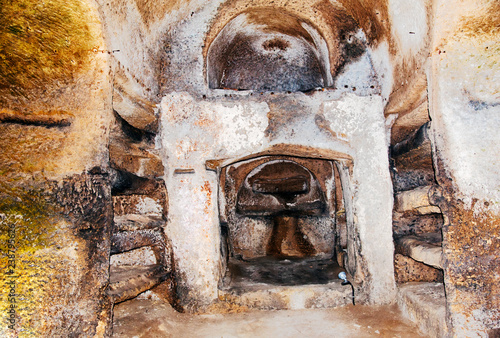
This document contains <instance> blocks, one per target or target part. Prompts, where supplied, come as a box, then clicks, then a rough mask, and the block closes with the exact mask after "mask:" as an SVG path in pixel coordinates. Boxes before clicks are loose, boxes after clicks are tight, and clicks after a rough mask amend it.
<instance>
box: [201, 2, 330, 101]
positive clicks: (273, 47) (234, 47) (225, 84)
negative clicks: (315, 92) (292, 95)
mask: <svg viewBox="0 0 500 338" xmlns="http://www.w3.org/2000/svg"><path fill="white" fill-rule="evenodd" d="M328 60H329V59H328V48H327V46H326V43H325V41H324V39H323V37H322V36H321V35H320V34H319V33H318V32H317V31H316V29H314V28H313V27H312V26H311V25H310V24H309V23H307V22H305V21H303V20H301V19H299V18H297V17H295V16H293V15H290V14H288V13H284V12H283V11H276V10H275V9H272V10H271V9H257V10H252V11H248V12H243V13H241V14H239V15H238V16H236V17H235V18H234V19H233V20H231V21H230V22H229V23H228V24H227V25H226V26H225V27H224V28H223V29H222V30H221V31H220V32H219V34H218V35H217V37H216V38H215V40H214V41H213V43H212V44H211V46H210V48H209V50H208V55H207V76H208V84H209V87H210V88H212V89H215V88H230V89H240V90H267V91H306V90H310V89H313V88H317V87H327V86H330V85H331V83H332V79H331V75H330V72H329V61H328Z"/></svg>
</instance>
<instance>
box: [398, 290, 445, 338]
mask: <svg viewBox="0 0 500 338" xmlns="http://www.w3.org/2000/svg"><path fill="white" fill-rule="evenodd" d="M397 302H398V305H399V308H400V310H401V312H402V313H403V316H404V317H406V318H407V319H409V320H411V321H412V322H414V323H415V324H417V325H418V327H419V329H420V330H421V331H422V332H423V333H426V334H427V335H429V336H430V337H446V336H447V335H446V333H447V330H446V298H445V293H444V285H443V283H406V284H401V285H400V286H399V292H398V300H397Z"/></svg>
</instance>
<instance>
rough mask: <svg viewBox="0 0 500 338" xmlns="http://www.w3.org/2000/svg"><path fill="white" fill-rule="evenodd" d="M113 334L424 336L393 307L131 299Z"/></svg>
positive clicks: (120, 310)
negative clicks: (247, 307) (232, 308)
mask: <svg viewBox="0 0 500 338" xmlns="http://www.w3.org/2000/svg"><path fill="white" fill-rule="evenodd" d="M113 324H114V333H113V337H148V338H149V337H153V338H154V337H224V338H229V337H301V338H302V337H315V338H316V337H401V338H403V337H408V338H410V337H424V336H423V335H421V334H419V331H418V329H417V328H416V326H414V325H413V324H412V323H411V322H408V321H407V320H405V319H404V318H403V317H402V316H401V313H400V312H399V310H398V308H397V306H396V305H392V306H363V305H356V306H353V305H348V306H344V307H340V308H335V309H314V310H280V311H258V310H254V311H249V312H243V313H228V314H213V315H193V314H182V313H178V312H176V311H175V310H174V309H172V307H171V306H170V305H169V304H168V303H165V302H162V301H157V300H140V299H133V300H130V301H126V302H123V303H120V304H117V305H116V306H115V309H114V320H113Z"/></svg>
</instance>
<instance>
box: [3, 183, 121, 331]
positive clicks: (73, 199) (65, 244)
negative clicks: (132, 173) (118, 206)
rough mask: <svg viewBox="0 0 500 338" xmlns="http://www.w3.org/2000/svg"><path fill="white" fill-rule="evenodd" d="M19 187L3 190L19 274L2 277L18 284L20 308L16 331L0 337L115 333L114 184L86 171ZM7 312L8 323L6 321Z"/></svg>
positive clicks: (15, 268) (5, 223) (5, 328)
mask: <svg viewBox="0 0 500 338" xmlns="http://www.w3.org/2000/svg"><path fill="white" fill-rule="evenodd" d="M16 190H17V192H15V191H10V192H9V191H2V201H3V202H2V205H1V216H2V218H1V226H2V232H3V230H4V228H5V227H9V228H10V229H12V230H13V233H12V237H13V240H14V245H13V248H12V255H14V256H13V257H14V258H13V266H12V276H19V277H17V278H10V277H9V274H5V273H4V274H2V279H3V281H4V282H8V281H9V280H10V281H14V283H15V284H14V286H15V288H14V289H15V292H14V295H13V296H12V297H10V298H11V300H14V301H15V302H12V303H10V304H14V305H16V308H15V315H16V316H15V317H14V319H15V320H14V323H11V322H9V323H10V324H12V327H9V326H7V325H6V326H3V325H2V327H1V328H0V332H2V334H3V335H5V336H10V335H11V334H12V333H15V332H20V331H21V330H25V331H26V330H27V331H28V332H30V333H31V334H33V335H37V336H58V335H64V336H66V335H68V334H69V335H72V334H74V335H87V336H105V335H109V334H110V332H111V317H112V315H111V306H112V304H111V300H110V299H109V297H108V296H107V295H106V293H105V291H106V287H107V285H108V282H109V250H110V231H111V225H112V202H111V185H110V183H109V179H108V178H107V176H106V175H102V174H83V175H75V176H72V177H68V178H66V179H64V180H63V181H62V182H59V184H58V183H57V182H54V181H51V182H45V183H43V182H38V183H36V185H34V186H31V187H17V189H16ZM21 191H26V193H21V194H19V192H21ZM26 235H27V236H26ZM21 295H22V296H21ZM3 301H4V302H5V303H6V304H7V302H8V300H7V299H4V300H3ZM4 315H5V313H2V322H6V321H7V319H8V318H5V317H4Z"/></svg>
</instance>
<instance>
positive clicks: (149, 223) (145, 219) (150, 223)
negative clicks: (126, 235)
mask: <svg viewBox="0 0 500 338" xmlns="http://www.w3.org/2000/svg"><path fill="white" fill-rule="evenodd" d="M114 222H115V226H114V231H115V232H118V231H136V230H145V229H156V228H159V227H161V226H163V225H164V224H165V220H164V219H163V217H161V216H158V215H140V214H125V215H116V216H115V217H114Z"/></svg>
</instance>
